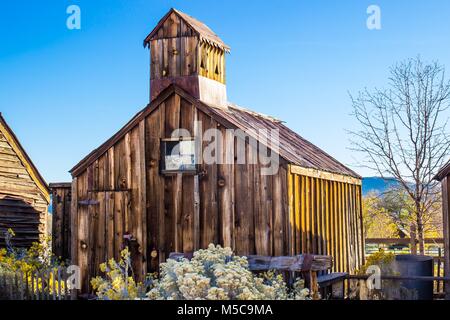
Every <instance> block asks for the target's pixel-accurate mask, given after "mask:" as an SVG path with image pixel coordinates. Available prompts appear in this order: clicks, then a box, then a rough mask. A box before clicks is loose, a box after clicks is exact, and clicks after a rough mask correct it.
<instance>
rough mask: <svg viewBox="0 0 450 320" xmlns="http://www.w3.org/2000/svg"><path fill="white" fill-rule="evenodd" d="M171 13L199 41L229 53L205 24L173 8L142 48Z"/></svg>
mask: <svg viewBox="0 0 450 320" xmlns="http://www.w3.org/2000/svg"><path fill="white" fill-rule="evenodd" d="M172 13H175V14H176V15H178V16H179V17H180V18H181V19H183V20H184V22H186V23H187V24H188V25H189V26H190V27H191V28H192V29H193V30H194V31H195V32H196V33H197V35H198V36H199V37H200V40H201V41H204V42H206V43H208V44H210V45H212V46H216V47H219V48H221V49H222V50H224V51H226V52H229V51H230V47H229V46H228V45H226V44H225V43H224V42H223V41H222V39H220V38H219V36H218V35H217V34H215V33H214V31H212V30H211V29H210V28H209V27H208V26H207V25H206V24H204V23H203V22H201V21H198V20H197V19H195V18H194V17H191V16H190V15H188V14H186V13H184V12H181V11H179V10H177V9H174V8H172V9H170V10H169V12H168V13H167V14H166V15H165V16H164V17H163V18H162V19H161V20H160V21H159V22H158V24H157V25H156V27H155V28H154V29H153V31H152V32H150V34H149V35H148V36H147V37H146V38H145V40H144V46H148V45H149V43H150V41H151V40H152V38H153V37H154V36H155V35H156V34H157V33H158V30H159V29H160V28H161V27H162V26H163V24H164V22H165V21H166V20H167V19H168V18H169V17H170V15H171V14H172Z"/></svg>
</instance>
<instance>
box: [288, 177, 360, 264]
mask: <svg viewBox="0 0 450 320" xmlns="http://www.w3.org/2000/svg"><path fill="white" fill-rule="evenodd" d="M288 175H289V176H288V180H287V185H288V187H289V191H288V193H289V205H290V206H291V210H289V212H290V213H292V214H293V217H291V218H290V219H289V221H290V224H289V226H288V228H289V229H290V230H292V234H291V236H290V237H289V241H288V244H289V245H290V246H293V251H294V254H301V253H316V254H323V255H327V254H329V255H332V256H333V257H334V268H333V271H335V272H354V271H355V270H356V269H357V268H359V266H360V265H361V264H362V263H363V259H364V257H363V251H362V249H363V246H364V237H363V232H362V229H361V227H362V225H361V222H362V216H361V214H362V212H361V186H360V185H355V184H350V183H345V182H338V181H329V180H325V179H320V178H316V177H309V176H303V175H299V174H296V173H292V172H289V174H288Z"/></svg>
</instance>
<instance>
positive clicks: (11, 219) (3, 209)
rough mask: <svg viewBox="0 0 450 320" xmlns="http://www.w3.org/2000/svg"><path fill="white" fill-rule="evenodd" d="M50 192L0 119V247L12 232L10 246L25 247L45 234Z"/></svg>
mask: <svg viewBox="0 0 450 320" xmlns="http://www.w3.org/2000/svg"><path fill="white" fill-rule="evenodd" d="M49 201H50V195H49V190H48V187H47V184H46V183H45V181H44V179H43V178H42V177H41V175H40V174H39V172H38V171H37V169H36V167H35V166H34V165H33V163H32V162H31V160H30V158H29V157H28V155H27V154H26V152H25V150H24V149H23V148H22V146H21V145H20V142H19V141H18V139H17V137H16V136H15V134H14V133H13V131H12V130H11V128H10V127H9V126H8V125H7V123H6V121H5V120H4V118H3V117H2V116H1V115H0V245H4V237H5V232H6V231H7V230H8V229H12V230H13V231H14V233H15V234H16V236H15V237H14V238H13V244H14V245H17V246H21V247H28V246H30V245H31V244H32V242H35V241H39V239H40V236H42V235H43V234H45V233H46V232H47V230H46V228H47V206H48V204H49Z"/></svg>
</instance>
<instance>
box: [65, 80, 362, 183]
mask: <svg viewBox="0 0 450 320" xmlns="http://www.w3.org/2000/svg"><path fill="white" fill-rule="evenodd" d="M174 92H175V93H177V94H179V95H180V96H182V97H183V98H185V99H186V100H188V101H189V102H191V103H192V104H194V105H195V106H196V107H197V108H199V109H200V110H201V111H203V112H205V113H206V114H208V115H210V116H211V117H213V118H214V119H215V120H217V121H218V122H219V123H221V124H223V125H224V126H225V127H227V128H230V129H234V128H239V129H241V130H243V131H244V132H246V133H248V134H249V135H250V136H251V135H252V134H253V133H254V132H255V131H256V132H258V129H268V130H271V129H276V130H278V132H279V150H278V153H279V155H280V157H281V158H283V159H285V160H286V161H287V162H289V163H291V164H294V165H298V166H301V167H304V168H311V169H317V170H322V171H326V172H330V173H337V174H341V175H346V176H350V177H354V178H358V179H361V176H359V175H358V174H357V173H355V172H354V171H352V170H351V169H349V168H347V167H346V166H345V165H343V164H341V163H340V162H339V161H337V160H336V159H334V158H333V157H331V156H330V155H328V154H327V153H326V152H324V151H323V150H321V149H320V148H318V147H317V146H315V145H313V144H312V143H311V142H309V141H307V140H306V139H304V138H302V137H301V136H300V135H298V134H297V133H295V132H294V131H292V130H291V129H289V128H288V127H286V126H285V125H284V124H283V122H282V121H280V120H278V119H275V118H273V117H270V116H267V115H263V114H261V113H258V112H254V111H251V110H248V109H244V108H241V107H238V106H236V105H234V104H229V106H228V108H227V109H225V108H217V107H213V106H209V105H207V104H205V103H204V102H202V101H200V100H198V99H196V98H194V97H192V96H191V95H190V94H189V93H187V92H186V91H184V90H183V89H182V88H180V87H178V86H177V85H175V84H172V85H171V86H169V87H168V88H167V89H165V90H164V91H163V92H162V93H161V94H160V95H159V96H158V97H157V98H156V99H154V100H153V102H152V103H151V104H149V105H148V106H147V107H145V108H144V109H143V110H142V111H140V112H139V113H138V114H136V116H135V117H134V118H133V119H132V120H131V121H129V122H128V123H127V124H126V125H125V126H124V127H123V128H122V129H121V130H120V131H119V132H117V133H116V134H115V135H114V136H113V137H111V138H110V139H109V140H108V141H106V142H105V143H104V144H103V145H102V146H100V147H99V148H98V149H96V150H94V151H92V152H91V153H90V154H89V155H88V156H86V157H85V158H84V159H83V160H82V161H81V162H80V163H78V164H77V165H76V166H75V167H74V168H73V169H72V170H71V171H70V172H71V173H72V175H74V176H77V175H78V173H80V172H81V171H82V170H84V169H85V168H87V167H88V166H89V165H91V164H92V163H93V162H94V161H95V160H97V159H98V158H99V157H100V156H101V155H103V154H104V153H105V152H106V151H107V150H108V149H109V148H110V147H111V146H112V145H114V144H115V143H116V142H117V141H119V140H120V139H121V138H122V137H123V136H124V135H125V134H126V133H127V132H128V131H130V130H131V129H132V128H134V127H135V126H136V125H137V124H138V123H139V121H141V120H142V119H143V118H144V117H146V116H147V115H148V114H150V113H151V112H152V111H153V110H155V108H157V107H158V106H159V104H160V103H161V102H163V101H164V100H165V99H166V98H167V97H169V96H170V95H171V94H172V93H174ZM258 133H261V131H259V132H258ZM254 138H255V139H257V140H262V138H264V136H263V135H255V136H254ZM266 141H267V140H266V139H264V141H263V143H265V142H266Z"/></svg>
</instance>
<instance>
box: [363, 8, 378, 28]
mask: <svg viewBox="0 0 450 320" xmlns="http://www.w3.org/2000/svg"><path fill="white" fill-rule="evenodd" d="M367 14H368V15H369V17H368V18H367V22H366V25H367V29H369V30H381V8H380V6H377V5H375V4H373V5H370V6H369V7H368V8H367Z"/></svg>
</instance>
